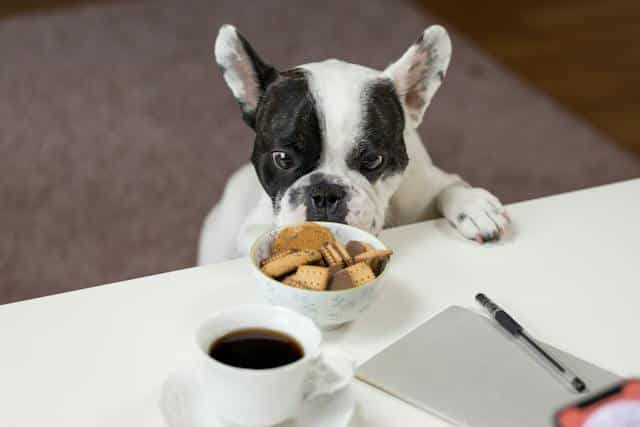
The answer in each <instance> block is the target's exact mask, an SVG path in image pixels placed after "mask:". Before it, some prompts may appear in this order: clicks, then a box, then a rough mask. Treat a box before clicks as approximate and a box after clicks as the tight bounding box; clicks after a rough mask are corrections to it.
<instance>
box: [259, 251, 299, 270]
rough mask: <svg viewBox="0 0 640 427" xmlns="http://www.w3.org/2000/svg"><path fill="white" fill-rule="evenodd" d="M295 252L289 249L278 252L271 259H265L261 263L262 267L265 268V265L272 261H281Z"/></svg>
mask: <svg viewBox="0 0 640 427" xmlns="http://www.w3.org/2000/svg"><path fill="white" fill-rule="evenodd" d="M294 252H295V251H294V250H293V249H287V250H284V251H280V252H276V253H274V254H273V255H271V256H270V257H269V258H265V259H263V260H262V261H260V267H264V266H265V264H269V263H270V262H272V261H275V260H277V259H280V258H282V257H284V256H287V255H289V254H292V253H294Z"/></svg>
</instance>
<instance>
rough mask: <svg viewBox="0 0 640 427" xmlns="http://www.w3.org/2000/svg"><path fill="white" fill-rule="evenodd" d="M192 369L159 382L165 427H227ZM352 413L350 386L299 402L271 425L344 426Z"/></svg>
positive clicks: (303, 426) (285, 426) (352, 403)
mask: <svg viewBox="0 0 640 427" xmlns="http://www.w3.org/2000/svg"><path fill="white" fill-rule="evenodd" d="M200 381H201V380H200V377H199V375H198V374H197V372H196V370H195V369H191V370H182V371H176V372H174V373H172V374H171V375H169V377H168V378H167V379H166V380H165V382H164V384H163V385H162V390H161V393H160V401H159V406H160V410H161V411H162V415H163V417H164V420H165V422H166V425H167V427H229V426H228V425H227V424H224V423H222V422H221V421H220V420H219V419H218V418H217V416H216V414H215V408H213V407H212V405H211V404H208V403H207V402H206V401H205V399H204V396H203V393H202V390H203V389H202V385H201V382H200ZM354 412H355V397H354V394H353V391H352V389H351V386H347V387H345V388H343V389H341V390H340V391H337V392H336V393H333V394H329V395H321V396H318V397H315V398H313V399H309V400H307V401H305V402H304V403H303V404H302V407H301V409H300V412H299V413H298V415H297V416H296V417H295V420H291V421H287V422H284V423H281V424H278V425H277V426H274V427H347V426H348V425H349V423H350V421H351V419H352V418H353V414H354Z"/></svg>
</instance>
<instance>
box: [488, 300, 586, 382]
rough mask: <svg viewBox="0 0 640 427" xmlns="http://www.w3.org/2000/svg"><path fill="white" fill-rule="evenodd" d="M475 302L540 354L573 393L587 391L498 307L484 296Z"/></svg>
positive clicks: (579, 380)
mask: <svg viewBox="0 0 640 427" xmlns="http://www.w3.org/2000/svg"><path fill="white" fill-rule="evenodd" d="M476 301H478V302H479V303H480V305H482V306H483V307H484V308H486V309H487V311H488V312H489V314H490V315H491V317H493V318H494V319H495V321H496V322H498V324H499V325H500V326H502V327H503V328H504V329H505V330H506V331H507V332H509V333H510V334H511V335H513V336H515V337H522V338H524V340H525V342H526V343H527V344H529V345H530V346H531V347H532V348H533V349H534V350H535V351H536V352H537V353H538V354H540V355H541V356H542V357H543V359H544V360H546V361H547V362H549V363H550V364H551V366H553V368H554V370H556V371H557V372H558V373H559V374H560V375H561V376H562V378H563V379H564V380H565V381H566V382H567V383H568V384H569V385H570V386H571V388H573V389H574V390H575V391H577V392H579V393H582V392H583V391H586V390H587V386H586V384H585V383H584V381H582V380H581V379H580V378H578V376H576V374H574V373H573V372H571V371H570V370H569V369H568V368H567V367H565V366H563V365H562V364H561V363H560V362H559V361H557V360H556V359H554V358H553V357H552V356H551V355H550V354H549V353H547V352H546V351H544V350H543V349H542V348H541V347H540V346H539V345H538V343H537V342H536V341H535V340H534V339H533V338H531V337H530V336H529V335H527V333H526V332H525V331H524V328H523V327H522V326H521V325H520V324H519V323H518V322H516V320H515V319H514V318H513V317H511V316H510V315H509V313H507V312H506V311H504V310H503V309H502V308H500V306H498V305H497V304H496V303H494V302H493V301H491V300H490V299H489V298H488V297H487V296H486V295H485V294H478V295H476Z"/></svg>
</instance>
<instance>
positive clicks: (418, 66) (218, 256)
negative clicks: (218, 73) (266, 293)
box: [199, 26, 508, 264]
mask: <svg viewBox="0 0 640 427" xmlns="http://www.w3.org/2000/svg"><path fill="white" fill-rule="evenodd" d="M225 28H226V27H223V30H224V33H223V30H221V34H220V36H219V40H218V42H217V43H216V57H218V56H220V57H221V58H228V57H233V54H230V53H229V46H232V47H233V46H237V43H234V42H233V40H229V37H231V36H233V35H234V34H235V29H234V31H233V32H229V31H227V30H225ZM220 37H222V41H220ZM218 45H220V49H221V52H220V54H219V53H218ZM233 49H235V47H233ZM450 57H451V42H450V40H449V37H448V35H447V33H446V31H445V30H444V28H442V27H438V26H435V27H430V28H428V29H427V30H426V31H425V32H424V34H423V37H422V40H421V42H420V44H419V45H416V44H414V45H412V46H411V47H410V48H409V49H408V50H407V52H406V53H405V54H404V55H403V56H402V57H401V58H400V59H399V60H398V61H397V62H395V63H394V64H392V65H391V66H389V67H388V68H387V69H386V70H385V71H384V72H380V71H376V70H373V69H369V68H366V67H362V66H359V65H354V64H348V63H345V62H342V61H337V60H327V61H324V62H317V63H312V64H306V65H303V66H301V68H304V69H305V70H307V71H308V72H309V74H310V80H309V83H310V88H311V90H312V92H313V96H314V99H315V100H316V104H317V108H318V109H319V110H320V111H321V114H320V117H321V120H322V123H320V126H321V130H322V132H323V139H324V146H323V154H322V158H321V160H320V165H319V166H318V168H317V169H316V170H314V171H313V172H312V173H316V172H322V173H324V174H326V175H328V176H329V177H330V179H333V180H336V181H337V182H339V183H340V184H342V185H345V186H347V187H348V189H349V190H348V191H349V192H350V195H351V200H350V202H349V214H348V215H347V218H346V221H347V223H349V224H352V225H355V226H358V227H361V228H364V229H369V230H370V231H371V232H373V233H378V232H380V230H381V229H382V227H383V226H386V227H389V226H393V225H401V224H408V223H412V222H417V221H423V220H426V219H431V218H435V217H438V216H440V215H444V216H445V217H446V218H447V219H448V220H449V222H450V223H451V224H452V225H453V226H454V227H456V228H457V229H458V231H459V232H460V233H461V234H462V235H463V236H465V237H466V238H468V239H475V240H479V241H481V240H487V238H488V237H489V238H497V236H499V233H500V232H501V231H502V229H503V228H504V227H505V226H506V224H507V222H508V219H507V217H506V213H505V210H504V207H503V206H502V205H501V204H500V202H499V201H498V199H497V198H495V197H494V196H493V195H491V194H490V193H489V192H487V191H485V190H483V189H478V188H471V187H470V186H468V184H466V183H465V182H464V181H462V180H461V179H460V177H458V176H457V175H451V174H448V173H445V172H443V171H442V170H440V169H439V168H437V167H436V166H434V165H433V163H432V162H431V159H430V157H429V155H428V153H427V151H426V149H425V148H424V145H423V144H422V141H421V140H420V137H419V135H418V133H417V131H416V126H417V125H419V124H420V122H421V121H422V116H423V114H424V112H425V110H426V108H427V106H428V105H429V103H430V102H431V100H432V98H433V95H434V94H435V92H436V91H437V89H438V87H439V86H440V84H441V80H442V77H443V76H444V74H445V73H446V70H447V66H448V64H449V59H450ZM234 64H236V66H238V67H240V68H242V67H243V66H244V62H243V60H242V59H241V60H240V61H239V63H236V62H234V61H230V62H229V65H230V67H233V66H234ZM225 68H226V66H225ZM229 70H230V72H232V73H233V75H241V74H245V75H246V73H244V72H238V71H233V70H231V69H229ZM226 74H229V73H225V80H227V83H229V86H230V87H231V90H232V91H233V92H234V95H236V93H239V94H242V93H243V92H242V91H243V90H246V89H243V88H245V87H247V84H244V83H241V84H238V83H237V81H243V78H238V79H235V78H231V79H229V78H227V76H226ZM417 76H422V78H423V79H424V80H423V81H417V80H416V79H417ZM376 78H390V79H391V80H392V81H393V83H394V85H395V87H396V91H397V92H398V94H399V97H400V100H401V103H402V104H403V108H404V111H405V117H406V119H407V120H406V125H405V130H404V140H405V144H406V149H407V154H408V156H409V164H408V166H407V169H406V170H405V172H404V174H402V175H395V176H391V177H388V178H385V179H380V180H378V181H377V182H376V183H375V184H373V185H371V184H370V183H369V182H368V181H367V180H366V179H365V178H364V177H363V176H362V175H361V174H360V173H358V172H357V171H354V170H351V169H349V168H348V167H347V165H346V158H347V156H348V154H349V153H350V152H351V150H352V149H353V144H354V141H355V137H356V136H357V132H358V129H359V128H358V124H359V123H360V120H361V119H362V113H363V112H362V111H361V108H362V105H361V102H360V101H361V98H360V97H361V95H362V91H363V88H364V87H365V85H366V84H367V82H370V81H371V80H373V79H376ZM229 80H231V82H229ZM232 85H235V87H234V86H232ZM407 96H409V97H413V98H407ZM416 100H417V101H416ZM410 101H416V102H413V103H411V102H410ZM408 104H412V105H408ZM308 180H309V175H305V176H303V177H301V178H300V179H298V181H296V182H295V183H294V184H293V185H292V186H291V187H290V188H289V189H287V191H286V192H285V193H284V195H283V197H282V199H281V208H280V212H279V213H278V215H276V214H274V211H273V208H272V205H271V200H270V198H269V197H268V195H267V194H266V193H265V192H264V191H263V190H262V187H261V186H260V183H259V181H258V179H257V176H256V174H255V171H254V170H253V168H252V167H251V166H250V165H245V166H244V167H243V168H242V169H240V170H239V171H238V172H237V173H236V174H234V176H233V177H232V178H231V179H230V180H229V182H228V184H227V187H226V189H225V193H224V195H223V197H222V200H221V201H220V202H219V203H218V205H217V206H216V207H215V208H214V210H213V211H212V212H211V213H210V214H209V216H208V217H207V220H206V221H205V225H204V228H203V230H202V234H201V240H200V255H199V263H200V264H206V263H212V262H216V261H220V260H223V259H227V258H230V257H233V256H236V255H246V254H247V253H248V251H249V249H250V246H251V244H252V243H253V242H254V241H255V239H256V238H257V237H258V235H259V234H261V233H263V232H264V231H266V230H268V229H270V228H272V227H274V226H275V225H281V224H289V223H295V222H300V221H303V220H304V219H305V215H306V211H305V208H304V206H296V207H291V206H288V194H289V193H290V191H291V189H292V188H294V187H299V186H303V185H305V184H307V183H308Z"/></svg>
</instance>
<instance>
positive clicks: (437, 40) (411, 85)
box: [384, 25, 451, 127]
mask: <svg viewBox="0 0 640 427" xmlns="http://www.w3.org/2000/svg"><path fill="white" fill-rule="evenodd" d="M450 59H451V40H450V39H449V35H448V34H447V30H445V29H444V28H443V27H441V26H439V25H434V26H431V27H429V28H427V29H426V30H425V31H424V33H422V35H421V36H420V37H418V39H417V40H416V41H415V43H414V44H413V45H411V47H409V49H408V50H407V51H406V52H405V54H404V55H402V57H401V58H400V59H398V60H397V61H396V62H394V63H393V64H391V65H390V66H389V67H387V69H386V70H385V71H384V74H385V75H386V76H387V77H389V78H390V79H391V80H392V81H393V84H394V86H395V88H396V92H397V93H398V96H399V97H400V101H401V102H402V105H403V107H404V109H405V111H406V113H407V116H408V120H409V123H410V124H411V125H412V126H414V127H417V126H418V125H419V124H420V123H421V122H422V116H423V115H424V112H425V110H426V109H427V107H428V106H429V103H430V102H431V98H433V95H435V93H436V91H437V90H438V88H439V87H440V84H441V83H442V80H444V76H445V74H446V72H447V67H448V66H449V60H450Z"/></svg>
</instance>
